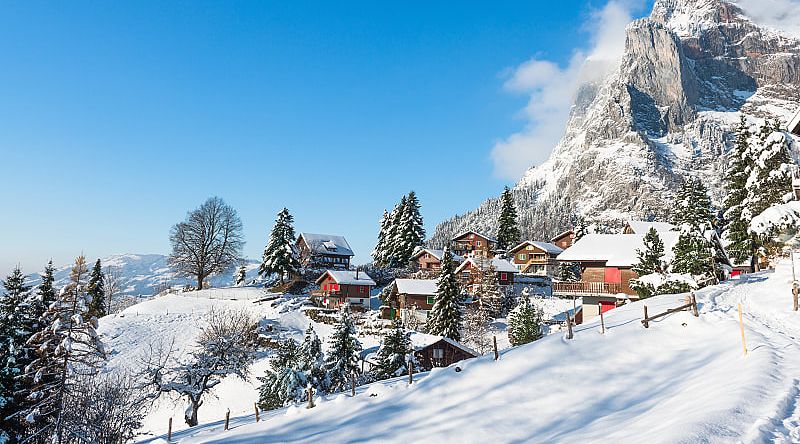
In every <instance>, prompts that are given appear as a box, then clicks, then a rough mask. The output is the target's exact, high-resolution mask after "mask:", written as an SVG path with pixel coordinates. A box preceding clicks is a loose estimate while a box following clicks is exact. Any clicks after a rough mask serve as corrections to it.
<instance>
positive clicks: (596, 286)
mask: <svg viewBox="0 0 800 444" xmlns="http://www.w3.org/2000/svg"><path fill="white" fill-rule="evenodd" d="M617 293H622V286H621V285H620V284H609V283H606V282H553V296H605V295H614V294H617Z"/></svg>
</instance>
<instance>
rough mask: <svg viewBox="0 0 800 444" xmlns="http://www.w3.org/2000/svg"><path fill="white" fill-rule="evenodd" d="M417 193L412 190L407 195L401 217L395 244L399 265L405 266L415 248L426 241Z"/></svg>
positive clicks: (396, 259)
mask: <svg viewBox="0 0 800 444" xmlns="http://www.w3.org/2000/svg"><path fill="white" fill-rule="evenodd" d="M419 210H420V204H419V200H418V199H417V195H416V194H415V193H414V192H413V191H411V192H409V193H408V194H407V195H406V196H405V205H404V206H403V214H402V216H401V217H400V229H399V231H398V233H399V235H398V239H399V241H398V242H396V243H395V244H394V253H395V261H396V262H397V266H399V267H405V266H407V265H408V261H409V260H410V259H411V255H412V254H414V250H415V249H416V248H417V247H418V246H420V245H422V244H423V242H424V241H425V228H424V227H423V225H422V214H421V213H420V211H419Z"/></svg>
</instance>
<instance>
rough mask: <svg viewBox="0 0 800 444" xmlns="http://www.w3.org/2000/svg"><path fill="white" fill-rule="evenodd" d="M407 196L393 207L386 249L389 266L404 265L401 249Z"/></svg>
mask: <svg viewBox="0 0 800 444" xmlns="http://www.w3.org/2000/svg"><path fill="white" fill-rule="evenodd" d="M406 199H407V198H406V196H403V197H402V198H401V199H400V203H399V204H397V205H395V207H394V209H392V212H391V214H390V215H389V216H390V217H391V223H390V225H389V233H388V236H387V237H388V241H387V245H386V250H385V255H386V256H385V261H386V265H385V266H387V267H390V268H395V267H404V266H405V265H406V264H405V263H404V262H403V261H402V256H401V254H400V251H401V250H402V248H403V243H404V239H403V215H404V214H405V212H406Z"/></svg>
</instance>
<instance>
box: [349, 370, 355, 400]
mask: <svg viewBox="0 0 800 444" xmlns="http://www.w3.org/2000/svg"><path fill="white" fill-rule="evenodd" d="M350 385H351V386H352V387H351V388H352V391H351V393H350V396H355V395H356V373H355V372H353V373H350Z"/></svg>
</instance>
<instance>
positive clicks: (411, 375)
mask: <svg viewBox="0 0 800 444" xmlns="http://www.w3.org/2000/svg"><path fill="white" fill-rule="evenodd" d="M413 383H414V363H413V362H412V361H411V359H409V360H408V384H409V385H411V384H413Z"/></svg>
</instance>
